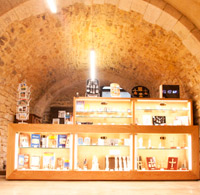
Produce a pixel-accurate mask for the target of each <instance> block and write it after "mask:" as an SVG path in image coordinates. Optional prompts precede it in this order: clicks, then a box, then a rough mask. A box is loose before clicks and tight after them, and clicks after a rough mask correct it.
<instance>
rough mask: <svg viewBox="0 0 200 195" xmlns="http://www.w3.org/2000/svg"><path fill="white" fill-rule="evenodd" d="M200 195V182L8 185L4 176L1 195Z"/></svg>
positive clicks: (50, 182)
mask: <svg viewBox="0 0 200 195" xmlns="http://www.w3.org/2000/svg"><path fill="white" fill-rule="evenodd" d="M29 194H30V195H54V194H55V195H62V194H63V195H64V194H67V195H68V194H69V195H71V194H72V195H73V194H80V195H90V194H98V195H104V194H106V195H107V194H108V195H112V194H122V195H127V194H134V195H135V194H148V195H151V194H156V195H165V194H170V195H176V194H180V195H185V194H195V195H200V181H156V182H155V181H128V182H127V181H126V182H124V181H6V180H5V177H3V176H0V195H29Z"/></svg>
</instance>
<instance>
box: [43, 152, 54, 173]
mask: <svg viewBox="0 0 200 195" xmlns="http://www.w3.org/2000/svg"><path fill="white" fill-rule="evenodd" d="M54 168H55V156H54V153H53V152H45V153H44V155H43V169H54Z"/></svg>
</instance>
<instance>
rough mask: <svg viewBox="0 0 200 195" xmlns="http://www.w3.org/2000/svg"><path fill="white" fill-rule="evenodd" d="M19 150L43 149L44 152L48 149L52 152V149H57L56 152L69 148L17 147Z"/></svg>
mask: <svg viewBox="0 0 200 195" xmlns="http://www.w3.org/2000/svg"><path fill="white" fill-rule="evenodd" d="M19 148H20V149H45V150H46V149H47V150H48V149H53V150H54V149H57V150H58V149H70V147H67V148H34V147H19Z"/></svg>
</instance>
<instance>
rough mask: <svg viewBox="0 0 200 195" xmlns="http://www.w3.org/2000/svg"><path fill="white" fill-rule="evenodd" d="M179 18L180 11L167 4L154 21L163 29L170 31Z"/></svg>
mask: <svg viewBox="0 0 200 195" xmlns="http://www.w3.org/2000/svg"><path fill="white" fill-rule="evenodd" d="M180 18H181V13H180V12H178V11H177V10H176V9H174V8H173V7H172V6H170V5H168V4H167V5H166V7H165V8H164V10H163V11H162V13H161V15H160V17H159V18H158V20H157V21H156V24H158V25H159V26H161V27H162V28H164V29H165V30H167V31H170V30H171V29H172V28H173V27H174V26H175V24H176V23H177V21H178V20H179V19H180Z"/></svg>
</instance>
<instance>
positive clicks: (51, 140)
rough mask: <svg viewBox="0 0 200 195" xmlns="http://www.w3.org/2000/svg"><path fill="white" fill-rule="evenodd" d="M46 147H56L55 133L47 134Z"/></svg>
mask: <svg viewBox="0 0 200 195" xmlns="http://www.w3.org/2000/svg"><path fill="white" fill-rule="evenodd" d="M47 146H48V148H57V135H49V136H48V137H47Z"/></svg>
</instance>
